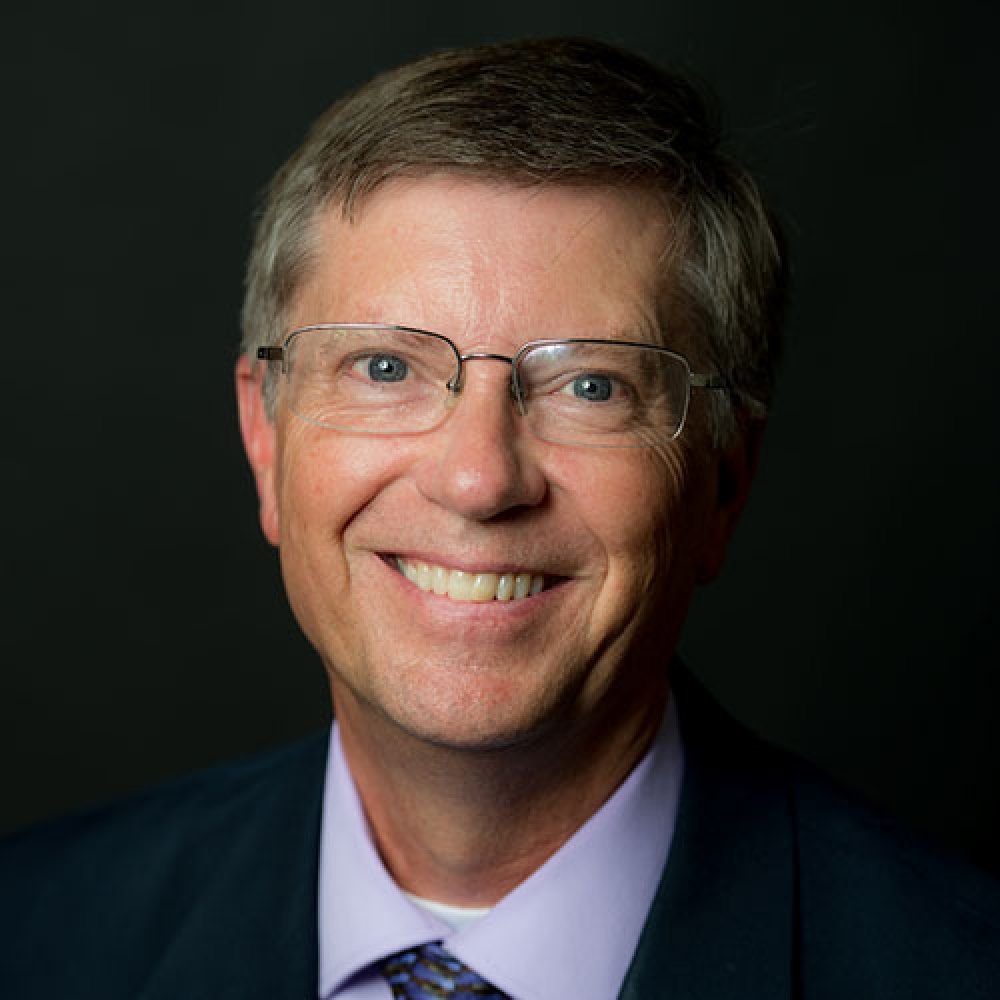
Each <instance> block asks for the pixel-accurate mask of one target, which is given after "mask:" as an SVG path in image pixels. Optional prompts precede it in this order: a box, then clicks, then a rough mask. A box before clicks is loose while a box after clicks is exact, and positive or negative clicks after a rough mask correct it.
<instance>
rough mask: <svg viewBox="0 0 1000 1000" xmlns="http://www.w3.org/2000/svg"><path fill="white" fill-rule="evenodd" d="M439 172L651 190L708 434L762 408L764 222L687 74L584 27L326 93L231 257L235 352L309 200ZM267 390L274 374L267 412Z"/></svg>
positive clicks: (266, 308) (281, 274)
mask: <svg viewBox="0 0 1000 1000" xmlns="http://www.w3.org/2000/svg"><path fill="white" fill-rule="evenodd" d="M437 171H452V172H461V173H465V174H472V175H475V176H482V177H483V178H484V179H500V180H506V181H513V182H517V183H524V184H542V183H544V184H552V183H555V184H606V185H608V186H612V187H619V188H642V189H646V190H651V191H653V192H654V193H656V194H658V195H660V196H661V198H662V199H663V202H664V204H665V206H666V207H667V210H668V211H669V214H670V219H671V223H672V228H673V231H674V236H673V239H672V246H671V252H670V253H669V254H667V255H666V256H665V261H666V262H667V265H666V266H667V267H668V269H669V274H667V275H665V279H666V278H669V280H665V281H664V284H663V287H664V289H665V290H666V294H665V299H666V298H669V300H670V312H671V315H672V316H674V317H676V315H678V314H679V315H680V316H682V317H683V327H684V330H683V332H684V336H685V340H687V341H688V342H690V343H693V344H695V345H696V350H697V353H698V354H699V359H698V360H699V361H700V362H701V363H707V364H709V365H711V366H713V367H714V368H715V369H716V370H717V371H718V372H720V373H721V374H722V375H724V376H725V378H726V379H727V381H728V383H729V385H730V387H731V391H730V392H729V393H715V392H713V393H710V394H709V395H710V397H711V402H712V411H711V431H712V436H713V440H714V441H715V443H716V444H720V445H721V444H723V443H725V442H726V441H728V440H730V439H731V438H732V436H733V434H734V432H735V428H736V418H735V411H736V409H743V410H744V411H745V412H747V413H749V414H750V415H751V416H762V415H764V414H765V413H766V411H767V407H768V405H769V404H770V401H771V398H772V394H773V390H774V379H775V367H776V363H777V358H778V354H779V349H780V331H781V323H782V318H783V312H784V304H785V297H786V295H785V293H786V284H787V263H786V260H785V253H784V243H783V239H782V236H781V232H780V229H779V227H778V226H777V224H776V222H775V220H774V218H773V217H772V215H771V213H770V212H769V211H768V209H767V207H766V206H765V204H764V201H763V198H762V196H761V193H760V190H759V188H758V186H757V184H756V182H755V181H754V179H753V178H752V177H751V175H750V173H749V172H748V171H747V170H746V169H745V168H744V167H743V166H741V165H740V164H739V163H737V162H736V160H734V159H733V158H732V157H731V156H730V155H728V154H727V153H726V152H725V151H724V150H723V149H722V148H721V136H720V129H719V127H718V122H717V118H716V116H715V115H714V114H713V113H712V111H711V108H710V105H709V103H708V102H707V101H706V99H705V98H704V96H703V95H702V94H701V93H700V92H699V90H698V88H697V87H696V86H695V85H694V84H693V83H692V82H691V81H690V80H689V79H688V78H687V77H685V76H683V75H681V74H679V73H676V72H672V71H668V70H664V69H661V68H659V67H657V66H654V65H653V64H651V63H649V62H647V61H646V60H644V59H642V58H640V57H638V56H636V55H634V54H631V53H628V52H625V51H623V50H621V49H618V48H615V47H613V46H610V45H607V44H605V43H603V42H598V41H594V40H589V39H572V38H570V39H541V40H525V41H517V42H508V43H503V44H498V45H485V46H479V47H475V48H466V49H457V50H453V51H445V52H439V53H435V54H433V55H430V56H427V57H424V58H422V59H418V60H416V61H414V62H411V63H407V64H406V65H404V66H401V67H399V68H398V69H394V70H391V71H389V72H387V73H383V74H381V75H379V76H376V77H375V78H374V79H373V80H371V81H370V82H368V83H366V84H364V85H363V86H361V87H359V88H358V89H357V90H355V91H353V92H352V93H350V94H348V95H347V96H345V97H343V98H342V99H341V100H339V101H337V102H336V103H335V104H334V105H333V106H332V107H331V108H330V109H329V110H327V111H326V112H325V113H324V114H323V115H322V116H321V117H320V118H319V119H318V120H317V121H316V122H315V124H314V125H313V126H312V128H311V129H310V131H309V133H308V135H307V136H306V139H305V141H304V142H303V144H302V145H301V146H300V148H299V149H298V150H297V151H296V152H295V153H294V154H293V155H292V156H291V158H290V159H289V160H288V161H287V162H286V163H285V164H284V166H282V167H281V169H280V170H279V171H278V173H277V174H276V175H275V177H274V179H273V180H272V182H271V184H270V185H269V187H268V189H267V192H266V199H265V202H264V206H263V212H262V214H261V216H260V219H259V222H258V224H257V227H256V232H255V236H254V241H253V246H252V249H251V252H250V258H249V261H248V264H247V272H246V295H245V298H244V303H243V350H245V351H248V352H249V353H250V356H251V357H254V356H255V354H256V349H257V348H258V347H260V346H266V345H272V344H275V343H278V342H280V340H281V339H282V337H283V336H284V334H285V333H286V332H287V331H286V330H285V329H284V327H285V323H286V318H287V313H288V311H289V310H290V308H291V306H292V304H293V300H294V297H295V294H296V292H297V290H298V289H299V288H300V286H301V284H302V283H303V281H304V280H305V279H306V278H307V277H308V274H309V271H310V267H311V265H312V262H313V260H314V259H315V255H316V254H317V251H318V250H319V247H318V245H317V244H318V241H317V238H316V230H317V222H318V220H319V217H320V216H321V214H322V213H323V211H324V209H326V208H328V207H331V206H339V207H340V208H341V210H342V211H343V213H344V216H345V218H353V217H354V212H355V209H356V207H357V206H358V204H359V202H360V201H361V200H362V199H363V198H364V197H365V196H367V195H369V194H370V193H371V192H372V191H374V190H375V189H376V188H377V187H378V186H379V185H380V184H382V183H384V182H385V181H387V180H389V179H390V178H392V177H397V176H414V175H420V174H426V173H429V172H437ZM665 305H666V301H665V302H664V303H663V304H661V310H662V309H663V307H664V306H665ZM664 311H665V310H664ZM351 318H353V317H351ZM274 397H275V387H274V381H273V379H272V380H269V381H268V383H266V385H265V398H266V402H267V406H268V413H269V415H271V416H272V417H273V413H274Z"/></svg>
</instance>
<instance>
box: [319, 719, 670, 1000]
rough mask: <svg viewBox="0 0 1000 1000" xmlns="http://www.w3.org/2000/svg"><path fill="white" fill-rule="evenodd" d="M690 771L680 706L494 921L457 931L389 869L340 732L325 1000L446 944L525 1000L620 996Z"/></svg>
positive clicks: (331, 817)
mask: <svg viewBox="0 0 1000 1000" xmlns="http://www.w3.org/2000/svg"><path fill="white" fill-rule="evenodd" d="M682 774H683V747H682V745H681V741H680V730H679V727H678V724H677V715H676V712H675V710H674V706H673V700H672V699H671V701H670V703H669V705H668V709H667V712H666V714H665V716H664V721H663V723H662V725H661V727H660V730H659V732H658V734H657V736H656V738H655V740H654V741H653V744H652V745H651V747H650V749H649V751H648V752H647V753H646V755H645V756H644V757H643V758H642V760H641V761H640V762H639V763H638V764H637V765H636V767H635V768H634V769H633V770H632V772H631V774H629V776H628V777H627V778H626V780H625V781H624V782H623V783H622V785H621V786H620V787H619V788H618V789H617V790H616V791H615V793H614V794H613V795H612V796H611V798H609V799H608V801H607V802H606V803H605V804H604V805H603V806H602V807H601V808H600V809H599V810H598V811H597V812H596V813H595V814H594V815H593V816H591V818H590V819H589V820H588V821H587V822H586V823H584V825H583V826H581V827H580V829H579V830H577V831H576V833H575V834H574V835H573V836H572V837H571V838H570V839H569V840H568V841H567V842H566V843H565V844H564V845H563V846H562V847H561V848H560V849H559V850H558V851H557V852H556V853H555V854H554V855H553V856H552V857H551V858H549V860H548V861H546V863H545V864H544V865H542V867H541V868H539V869H538V870H537V871H536V872H534V873H533V874H532V875H531V876H530V877H529V878H527V879H526V880H525V881H524V882H522V883H521V884H520V885H519V886H517V888H515V889H514V890H513V891H512V892H510V893H509V894H508V895H507V896H505V897H504V898H503V899H502V900H501V901H500V902H499V903H498V904H497V905H496V906H495V907H494V908H493V910H492V911H491V912H490V913H489V915H487V916H486V917H484V918H483V919H482V920H480V921H478V922H477V923H475V924H474V925H472V926H471V927H467V928H465V929H464V930H461V931H451V930H450V929H449V928H448V927H447V925H445V924H444V923H442V922H441V921H439V920H437V919H435V918H434V917H433V916H432V915H431V914H430V913H427V912H426V911H423V910H421V909H419V908H418V907H417V906H415V905H414V904H413V903H411V902H410V901H409V900H408V899H407V898H406V897H405V896H404V895H403V893H402V892H401V891H400V890H399V888H398V887H397V885H396V884H395V882H393V880H392V878H391V876H390V875H389V874H388V872H387V871H386V869H385V866H384V865H383V864H382V861H381V859H380V858H379V856H378V853H377V851H376V849H375V847H374V845H373V843H372V839H371V836H370V833H369V830H368V826H367V822H366V820H365V817H364V813H363V811H362V808H361V804H360V802H359V800H358V796H357V792H356V790H355V787H354V783H353V781H352V779H351V776H350V772H349V770H348V768H347V762H346V760H345V759H344V755H343V750H342V748H341V746H340V738H339V734H338V731H337V728H336V725H335V726H334V728H333V730H332V732H331V736H330V766H329V767H328V769H327V778H326V789H325V794H324V805H323V827H322V836H321V842H320V877H319V878H320V884H319V954H320V969H319V974H320V979H319V984H320V995H321V996H330V995H331V994H332V993H333V991H334V990H336V989H338V988H339V987H340V986H341V985H343V984H344V983H345V982H347V981H348V980H349V979H350V978H351V977H352V976H354V975H355V974H357V973H358V972H360V971H361V970H363V969H364V968H365V967H366V966H369V965H371V964H372V963H373V962H377V961H379V960H381V959H383V958H385V957H386V956H387V955H390V954H393V953H395V952H399V951H404V950H406V949H407V948H411V947H414V946H416V945H419V944H422V943H424V942H426V941H443V942H444V943H445V946H446V947H447V948H448V949H449V951H451V952H452V953H453V954H454V955H456V956H457V957H458V958H460V959H461V960H462V961H463V962H465V963H466V964H467V965H469V966H471V967H472V968H474V969H475V970H476V971H477V972H478V973H479V974H480V975H482V976H484V977H485V978H486V979H488V980H489V981H490V982H492V983H493V984H494V985H495V986H497V987H498V988H500V989H502V990H504V991H505V992H507V993H509V994H510V995H511V996H513V997H517V998H518V1000H551V998H552V997H554V996H572V997H576V998H579V1000H589V998H595V1000H597V998H599V1000H606V998H607V997H611V996H617V995H618V992H619V990H620V989H621V984H622V982H623V981H624V978H625V974H626V973H627V971H628V967H629V964H630V962H631V960H632V955H633V953H634V951H635V947H636V944H637V943H638V940H639V934H640V933H641V931H642V927H643V924H644V923H645V920H646V915H647V913H648V911H649V907H650V904H651V903H652V899H653V896H654V894H655V892H656V888H657V885H658V883H659V880H660V876H661V874H662V872H663V868H664V866H665V864H666V859H667V854H668V853H669V849H670V841H671V838H672V836H673V830H674V824H675V821H676V816H677V804H678V800H679V797H680V786H681V777H682ZM529 970H530V971H529Z"/></svg>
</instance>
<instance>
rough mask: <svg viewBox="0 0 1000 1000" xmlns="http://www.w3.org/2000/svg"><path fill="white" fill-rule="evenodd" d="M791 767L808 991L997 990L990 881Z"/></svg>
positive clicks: (996, 919) (997, 900)
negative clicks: (861, 988)
mask: <svg viewBox="0 0 1000 1000" xmlns="http://www.w3.org/2000/svg"><path fill="white" fill-rule="evenodd" d="M792 773H793V779H792V783H791V787H792V796H793V797H792V804H793V816H794V822H795V824H796V827H797V837H796V842H797V845H798V879H799V907H800V915H799V916H800V919H799V926H800V934H801V961H802V972H803V976H804V977H806V978H807V979H808V980H810V981H812V982H816V983H820V984H823V988H822V989H821V990H820V992H819V994H818V995H819V996H829V997H834V996H843V995H845V991H846V990H848V989H851V988H854V989H856V988H857V986H858V984H864V988H865V989H866V990H870V991H871V993H872V995H878V996H883V997H894V996H899V997H921V996H933V997H947V996H962V997H987V996H995V992H994V991H995V990H996V989H997V984H998V983H1000V880H997V879H996V878H995V877H994V876H992V875H991V874H989V873H988V872H985V871H982V870H980V869H978V868H976V867H975V866H973V865H971V864H969V863H968V862H967V861H965V860H964V859H963V858H961V857H959V856H957V855H956V854H954V853H952V852H950V851H948V850H945V849H944V848H942V847H940V846H939V845H936V844H933V843H931V842H930V841H929V840H927V839H926V838H924V837H922V836H920V835H919V834H917V833H915V832H914V831H912V830H910V829H908V828H907V827H905V826H904V825H903V824H901V823H899V822H897V821H896V820H894V819H892V818H890V817H888V816H886V815H884V814H883V813H881V812H880V811H879V810H878V809H876V808H874V807H873V806H871V805H870V804H868V803H866V802H864V801H862V800H861V799H860V798H858V797H857V796H855V795H853V794H852V793H849V792H847V791H845V790H843V789H841V788H839V787H837V786H836V785H835V784H834V783H832V782H831V781H829V780H827V779H825V778H823V777H821V776H819V775H818V774H816V773H815V772H813V771H812V770H811V769H810V768H808V767H805V766H804V765H801V764H798V763H796V764H794V765H793V767H792Z"/></svg>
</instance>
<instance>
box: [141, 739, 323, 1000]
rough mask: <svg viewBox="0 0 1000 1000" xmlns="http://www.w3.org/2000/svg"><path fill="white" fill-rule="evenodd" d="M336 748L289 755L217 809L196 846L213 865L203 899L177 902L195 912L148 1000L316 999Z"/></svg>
mask: <svg viewBox="0 0 1000 1000" xmlns="http://www.w3.org/2000/svg"><path fill="white" fill-rule="evenodd" d="M326 748H327V740H326V737H325V736H324V737H322V738H320V737H317V738H314V739H312V740H310V741H308V742H307V743H305V744H303V745H301V746H299V747H296V748H294V749H293V750H291V751H288V752H285V753H283V754H282V755H280V756H279V757H278V758H277V761H276V762H275V763H273V764H269V765H268V766H267V767H266V768H264V769H262V770H261V771H260V772H259V773H257V774H255V775H253V776H251V778H250V779H249V780H248V781H247V782H246V784H245V786H244V787H243V788H242V789H241V790H240V791H239V792H238V793H236V794H233V795H231V796H230V798H229V800H228V801H223V802H221V803H219V805H218V806H217V807H216V808H215V812H216V813H217V818H216V821H215V823H214V825H213V827H212V828H211V829H208V830H206V831H205V833H204V837H203V841H202V843H201V844H198V845H195V846H197V847H198V849H199V850H202V851H205V852H208V853H209V854H210V856H211V858H212V865H211V867H210V869H209V870H208V871H207V872H204V873H199V878H203V879H204V882H203V884H202V885H201V887H200V889H199V891H198V892H197V893H194V894H192V893H189V892H178V893H177V898H179V899H193V900H194V902H193V903H192V904H191V905H190V907H189V909H187V910H186V912H183V913H177V914H176V915H175V917H174V919H173V921H172V929H166V928H165V929H164V940H163V947H162V950H161V951H160V953H159V957H158V960H157V962H156V964H155V967H154V968H153V969H152V970H151V973H150V976H149V978H148V979H147V981H146V983H145V985H144V988H143V989H142V991H141V992H140V994H139V1000H177V998H178V997H184V998H185V1000H198V998H201V997H205V998H206V1000H207V998H212V1000H224V998H232V1000H236V998H239V1000H254V998H258V997H259V998H261V1000H264V998H266V1000H284V998H287V1000H307V998H308V1000H313V998H315V996H316V992H317V975H318V970H317V962H318V959H317V940H316V938H317V931H316V886H317V879H318V874H317V870H318V856H319V829H320V817H321V803H322V793H323V776H324V772H325V767H326ZM195 808H201V809H204V803H196V804H195ZM185 877H186V873H184V872H178V873H177V880H178V881H180V882H183V880H184V879H185ZM167 891H168V892H169V891H170V890H169V889H168V890H167ZM192 970H196V972H195V974H194V975H192Z"/></svg>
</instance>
